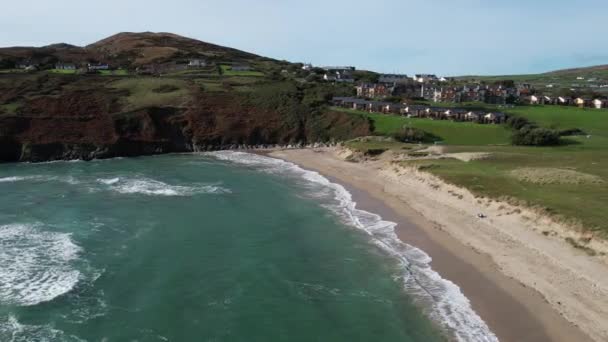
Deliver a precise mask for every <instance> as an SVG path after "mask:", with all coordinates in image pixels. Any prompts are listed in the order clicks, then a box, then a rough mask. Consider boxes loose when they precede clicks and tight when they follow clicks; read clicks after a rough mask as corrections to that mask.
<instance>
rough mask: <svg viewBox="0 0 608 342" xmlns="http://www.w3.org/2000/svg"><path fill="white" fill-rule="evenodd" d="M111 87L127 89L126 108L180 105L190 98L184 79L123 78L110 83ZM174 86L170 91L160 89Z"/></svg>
mask: <svg viewBox="0 0 608 342" xmlns="http://www.w3.org/2000/svg"><path fill="white" fill-rule="evenodd" d="M110 86H111V87H112V88H115V89H121V90H127V91H128V92H129V95H128V96H127V97H126V98H125V102H126V103H125V105H126V109H127V110H133V109H138V108H144V107H153V106H180V105H182V104H183V103H184V102H186V101H187V100H189V98H190V91H189V90H188V84H187V82H186V81H183V80H178V79H170V78H155V77H142V78H125V79H121V80H118V81H116V82H113V83H111V85H110ZM163 88H169V89H171V88H174V90H171V91H164V90H161V89H163Z"/></svg>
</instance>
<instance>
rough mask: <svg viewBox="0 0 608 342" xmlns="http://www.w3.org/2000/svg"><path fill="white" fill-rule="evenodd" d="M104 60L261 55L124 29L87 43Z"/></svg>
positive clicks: (132, 61)
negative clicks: (125, 30)
mask: <svg viewBox="0 0 608 342" xmlns="http://www.w3.org/2000/svg"><path fill="white" fill-rule="evenodd" d="M86 50H87V51H89V52H90V53H91V54H92V55H96V56H98V57H99V58H100V59H102V60H112V61H117V60H118V61H124V62H126V61H128V62H130V63H129V64H131V65H132V66H135V67H137V66H140V65H143V64H147V63H152V62H155V63H162V62H165V61H167V60H169V59H172V58H179V57H203V58H206V59H226V60H231V61H239V60H249V59H254V58H257V57H258V56H256V55H254V54H250V53H247V52H243V51H239V50H236V49H232V48H227V47H223V46H219V45H215V44H210V43H206V42H202V41H199V40H196V39H191V38H186V37H182V36H179V35H176V34H172V33H154V32H142V33H131V32H123V33H119V34H116V35H113V36H111V37H108V38H106V39H103V40H100V41H98V42H97V43H94V44H91V45H89V46H87V47H86Z"/></svg>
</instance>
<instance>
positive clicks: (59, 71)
mask: <svg viewBox="0 0 608 342" xmlns="http://www.w3.org/2000/svg"><path fill="white" fill-rule="evenodd" d="M77 71H78V70H66V69H51V70H49V72H50V73H51V74H62V75H74V74H76V72H77Z"/></svg>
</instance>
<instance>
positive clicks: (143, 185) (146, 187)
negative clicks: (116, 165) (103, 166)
mask: <svg viewBox="0 0 608 342" xmlns="http://www.w3.org/2000/svg"><path fill="white" fill-rule="evenodd" d="M97 181H98V182H99V183H101V184H103V185H106V186H108V187H109V188H110V189H111V190H113V191H116V192H119V193H121V194H141V195H149V196H193V195H198V194H222V193H230V190H228V189H225V188H222V187H220V186H217V185H208V184H207V185H193V186H183V185H169V184H167V183H163V182H161V181H157V180H154V179H149V178H118V177H117V178H105V179H98V180H97Z"/></svg>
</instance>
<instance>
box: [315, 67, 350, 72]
mask: <svg viewBox="0 0 608 342" xmlns="http://www.w3.org/2000/svg"><path fill="white" fill-rule="evenodd" d="M321 69H323V70H325V71H327V72H329V73H335V72H340V73H350V72H353V71H355V70H356V69H355V67H354V66H324V67H322V68H321Z"/></svg>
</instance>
